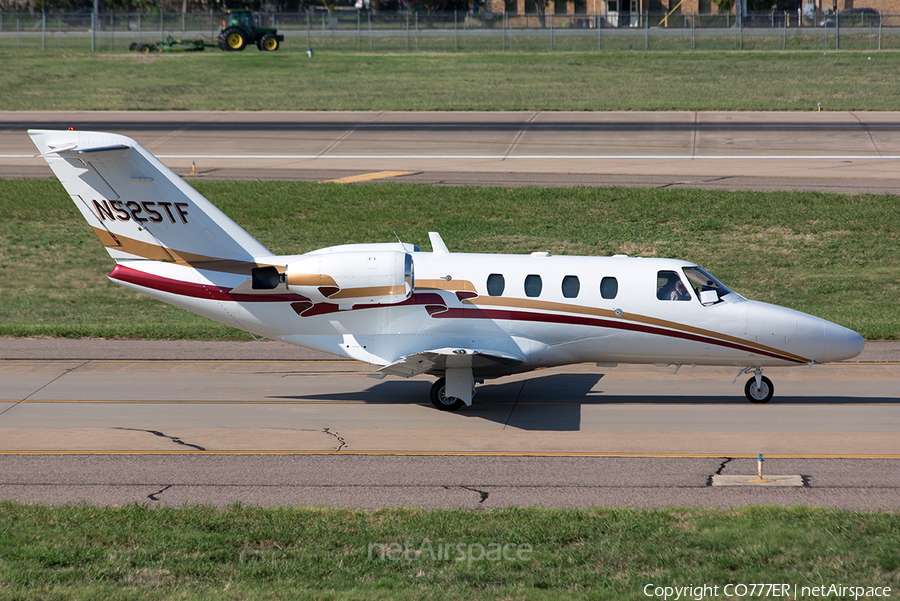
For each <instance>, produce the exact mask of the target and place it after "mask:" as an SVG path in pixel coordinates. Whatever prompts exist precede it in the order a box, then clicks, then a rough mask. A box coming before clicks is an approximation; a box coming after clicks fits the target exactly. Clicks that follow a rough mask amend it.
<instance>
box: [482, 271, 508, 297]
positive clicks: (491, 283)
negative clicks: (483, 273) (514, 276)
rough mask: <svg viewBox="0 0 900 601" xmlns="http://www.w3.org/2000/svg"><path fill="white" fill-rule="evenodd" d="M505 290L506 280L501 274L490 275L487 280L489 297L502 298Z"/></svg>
mask: <svg viewBox="0 0 900 601" xmlns="http://www.w3.org/2000/svg"><path fill="white" fill-rule="evenodd" d="M505 289H506V279H505V278H504V277H503V274H500V273H492V274H491V275H489V276H488V279H487V291H488V294H489V295H490V296H502V295H503V291H504V290H505Z"/></svg>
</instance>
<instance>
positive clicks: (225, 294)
mask: <svg viewBox="0 0 900 601" xmlns="http://www.w3.org/2000/svg"><path fill="white" fill-rule="evenodd" d="M109 277H110V278H111V279H113V280H117V281H120V282H126V283H129V284H134V285H136V286H141V287H143V288H150V289H152V290H159V291H161V292H168V293H170V294H177V295H180V296H189V297H193V298H206V299H212V300H221V301H232V302H254V303H256V302H264V303H271V302H287V303H291V302H298V301H308V300H309V299H307V298H306V297H305V296H302V295H299V294H293V293H290V294H234V293H232V292H231V290H232V288H224V287H222V286H213V285H211V284H197V283H194V282H185V281H182V280H174V279H172V278H165V277H162V276H158V275H154V274H150V273H146V272H144V271H140V270H138V269H134V268H131V267H126V266H124V265H116V267H115V268H114V269H113V270H112V272H111V273H110V274H109ZM417 297H419V298H417ZM435 297H438V298H435ZM440 300H441V299H440V295H436V294H434V293H420V294H413V297H412V298H411V299H409V300H407V301H404V302H403V303H397V304H395V305H356V306H354V307H353V309H352V310H362V309H370V308H383V307H389V306H391V307H393V306H397V305H425V306H428V305H437V304H438V302H440ZM436 301H437V302H436ZM322 305H324V306H322ZM346 310H347V309H340V308H339V307H338V306H337V305H331V304H330V303H316V304H315V305H313V307H311V310H310V309H307V310H306V311H303V314H304V315H303V316H304V317H311V316H313V315H318V314H328V313H332V312H339V311H346ZM431 317H432V318H433V319H489V320H492V321H500V320H502V321H519V322H529V321H530V322H538V323H558V324H566V325H580V326H590V327H600V328H609V329H612V330H627V331H631V332H641V333H644V334H651V335H656V336H667V337H669V338H678V339H681V340H690V341H692V342H700V343H703V344H713V345H716V346H720V347H725V348H731V349H735V350H739V351H742V352H747V353H755V354H757V355H764V356H766V357H772V358H775V359H780V360H782V361H790V362H792V363H804V361H801V360H798V359H794V358H791V357H786V356H785V355H782V354H778V353H773V352H770V351H765V350H762V349H758V348H754V347H752V346H748V345H743V344H740V343H737V342H730V341H728V340H721V339H719V338H713V337H710V336H703V335H701V334H693V333H690V332H684V331H679V330H668V329H665V328H660V327H655V326H648V325H644V324H640V323H634V322H628V321H613V320H609V319H603V318H598V317H583V316H578V315H572V314H557V313H533V312H530V311H517V310H510V309H482V308H480V307H466V308H449V307H448V308H447V310H441V311H439V312H436V313H433V314H432V315H431Z"/></svg>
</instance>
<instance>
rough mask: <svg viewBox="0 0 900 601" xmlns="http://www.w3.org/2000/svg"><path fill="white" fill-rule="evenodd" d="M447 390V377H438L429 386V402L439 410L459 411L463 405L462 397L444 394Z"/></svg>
mask: <svg viewBox="0 0 900 601" xmlns="http://www.w3.org/2000/svg"><path fill="white" fill-rule="evenodd" d="M446 390H447V378H439V379H438V381H437V382H435V383H434V384H433V385H432V386H431V404H432V405H434V406H435V407H437V408H438V409H440V410H441V411H459V410H460V409H462V408H463V407H465V405H466V404H465V403H464V402H463V400H462V399H458V398H456V397H448V396H447V395H446V394H445V391H446Z"/></svg>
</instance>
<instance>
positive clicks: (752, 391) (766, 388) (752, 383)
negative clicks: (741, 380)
mask: <svg viewBox="0 0 900 601" xmlns="http://www.w3.org/2000/svg"><path fill="white" fill-rule="evenodd" d="M774 393H775V385H774V384H772V380H770V379H769V378H767V377H765V376H763V377H762V386H760V387H759V388H757V386H756V378H755V377H754V378H750V379H749V380H747V384H746V385H745V386H744V394H745V395H747V400H748V401H750V402H751V403H758V404H762V403H768V402H769V400H770V399H771V398H772V395H773V394H774Z"/></svg>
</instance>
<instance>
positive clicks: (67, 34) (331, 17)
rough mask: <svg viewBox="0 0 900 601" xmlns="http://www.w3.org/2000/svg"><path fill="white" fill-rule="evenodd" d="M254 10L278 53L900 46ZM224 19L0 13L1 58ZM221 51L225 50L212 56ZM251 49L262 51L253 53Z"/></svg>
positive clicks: (765, 16) (753, 27) (872, 19)
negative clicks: (278, 40)
mask: <svg viewBox="0 0 900 601" xmlns="http://www.w3.org/2000/svg"><path fill="white" fill-rule="evenodd" d="M800 17H801V16H800V15H798V14H796V13H793V14H792V13H777V12H768V13H760V14H748V15H745V16H743V17H735V15H730V14H682V13H675V14H669V15H666V14H656V13H639V14H638V13H630V14H627V13H626V14H621V13H619V14H572V15H539V14H531V15H528V14H525V15H518V14H512V13H496V14H490V13H479V14H469V13H461V12H460V13H443V14H425V13H418V12H406V13H386V12H379V13H377V14H376V13H374V12H373V11H369V10H355V9H349V8H348V9H335V10H334V11H333V12H332V13H328V12H327V11H325V10H309V11H306V12H300V13H257V14H255V17H254V18H255V20H256V25H257V26H262V27H275V28H277V29H278V32H279V33H281V34H283V35H284V36H285V41H284V43H283V44H282V47H281V50H280V51H281V52H284V51H287V52H291V51H302V52H307V49H308V48H309V49H311V50H313V51H314V52H319V51H341V52H375V53H380V52H403V51H410V52H414V51H420V52H452V51H480V52H483V51H509V52H516V51H532V52H535V51H536V52H546V51H591V50H594V51H601V52H602V51H605V50H662V51H666V50H671V51H684V50H770V51H773V50H774V51H777V50H783V51H790V50H896V49H900V15H879V14H877V13H875V14H874V15H873V14H872V13H860V12H858V11H857V12H855V13H854V14H852V15H847V16H846V17H842V16H841V14H840V13H839V14H838V15H832V16H830V17H829V16H823V15H818V16H817V18H816V19H805V20H804V19H801V18H800ZM221 24H222V14H221V13H218V12H216V13H214V12H209V13H162V12H159V13H151V14H146V13H145V14H116V13H112V12H109V13H101V14H98V15H96V17H95V15H94V14H93V13H92V12H90V11H79V12H76V13H68V14H41V13H36V14H29V13H3V12H0V52H10V51H16V50H21V51H44V52H51V51H60V50H73V51H76V50H77V51H86V50H90V51H94V52H126V51H128V50H129V49H134V48H139V47H140V45H142V44H144V43H156V42H160V41H163V40H166V39H191V40H195V39H196V40H203V41H204V42H206V43H207V44H208V45H215V44H216V40H217V37H218V33H219V28H220V26H221ZM214 51H215V52H219V50H218V49H215V50H214ZM245 52H255V49H252V48H248V49H247V50H245Z"/></svg>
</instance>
